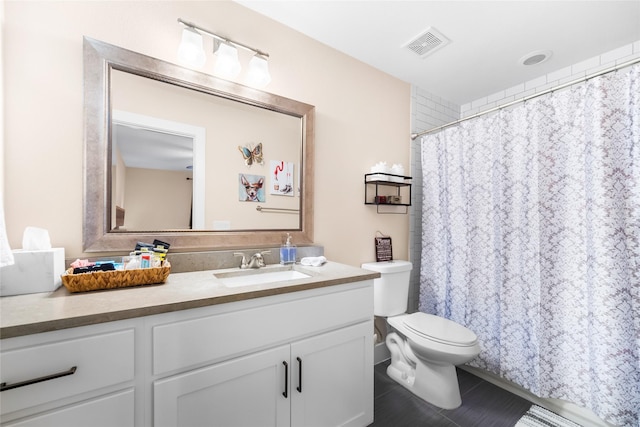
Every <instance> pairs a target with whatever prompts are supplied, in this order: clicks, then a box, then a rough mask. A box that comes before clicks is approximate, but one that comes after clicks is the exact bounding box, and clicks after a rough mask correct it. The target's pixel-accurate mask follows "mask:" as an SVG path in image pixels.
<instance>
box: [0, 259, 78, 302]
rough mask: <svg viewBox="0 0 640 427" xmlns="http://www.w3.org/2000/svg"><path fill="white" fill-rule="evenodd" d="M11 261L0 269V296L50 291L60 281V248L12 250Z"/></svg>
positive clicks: (61, 264)
mask: <svg viewBox="0 0 640 427" xmlns="http://www.w3.org/2000/svg"><path fill="white" fill-rule="evenodd" d="M13 257H14V259H15V264H13V265H8V266H6V267H2V268H0V296H3V297H4V296H8V295H22V294H33V293H37V292H52V291H55V290H56V289H58V287H60V285H61V284H62V279H61V278H60V275H62V273H64V270H65V269H64V248H51V249H43V250H39V251H25V250H19V249H16V250H14V251H13Z"/></svg>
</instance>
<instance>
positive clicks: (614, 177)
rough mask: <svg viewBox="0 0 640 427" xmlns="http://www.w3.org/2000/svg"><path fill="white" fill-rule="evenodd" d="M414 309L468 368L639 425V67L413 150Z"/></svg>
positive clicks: (475, 122)
mask: <svg viewBox="0 0 640 427" xmlns="http://www.w3.org/2000/svg"><path fill="white" fill-rule="evenodd" d="M422 169H423V213H422V215H423V218H422V227H423V231H422V260H421V283H420V310H421V311H424V312H427V313H432V314H436V315H439V316H443V317H446V318H449V319H452V320H454V321H456V322H458V323H460V324H463V325H465V326H467V327H468V328H470V329H471V330H473V331H474V332H475V333H476V334H477V335H478V338H479V340H480V343H481V348H482V350H481V353H480V355H479V356H478V357H477V358H476V359H475V360H474V361H472V362H471V365H473V366H476V367H479V368H483V369H486V370H488V371H490V372H493V373H495V374H498V375H500V376H501V377H503V378H506V379H508V380H510V381H513V382H515V383H517V384H519V385H521V386H522V387H524V388H526V389H528V390H530V391H531V392H533V393H534V394H536V395H538V396H540V397H551V398H557V399H564V400H568V401H571V402H573V403H575V404H578V405H580V406H583V407H586V408H589V409H591V410H592V411H594V412H595V413H596V414H597V415H599V416H600V417H601V418H603V419H606V420H607V421H609V422H611V423H614V424H616V425H624V426H635V427H640V65H636V66H633V67H628V68H625V69H621V70H618V71H616V72H612V73H608V74H605V75H603V76H600V77H597V78H594V79H591V80H589V81H588V82H585V83H582V84H579V85H574V86H571V87H570V88H567V89H564V90H561V91H557V92H554V93H552V94H549V95H544V96H540V97H538V98H534V99H531V100H529V101H527V102H526V103H521V104H518V105H517V106H515V107H512V108H510V109H503V110H500V111H499V112H496V113H494V114H492V115H485V116H481V117H478V118H476V119H472V120H468V121H465V122H462V123H460V124H458V125H457V126H455V127H449V128H446V129H445V130H443V131H440V132H439V133H437V134H433V135H427V136H425V137H423V139H422Z"/></svg>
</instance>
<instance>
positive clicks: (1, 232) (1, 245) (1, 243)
mask: <svg viewBox="0 0 640 427" xmlns="http://www.w3.org/2000/svg"><path fill="white" fill-rule="evenodd" d="M3 197H4V194H2V193H0V267H5V266H7V265H13V263H14V259H13V252H12V251H11V247H10V246H9V238H8V237H7V228H6V225H5V222H4V206H3V202H2V198H3Z"/></svg>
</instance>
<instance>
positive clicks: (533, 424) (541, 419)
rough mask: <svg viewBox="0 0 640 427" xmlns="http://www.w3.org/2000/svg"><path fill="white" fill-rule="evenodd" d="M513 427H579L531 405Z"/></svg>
mask: <svg viewBox="0 0 640 427" xmlns="http://www.w3.org/2000/svg"><path fill="white" fill-rule="evenodd" d="M515 427H580V424H576V423H574V422H573V421H569V420H568V419H566V418H563V417H561V416H560V415H558V414H556V413H553V412H551V411H549V410H547V409H544V408H542V407H540V406H537V405H533V406H532V407H531V409H529V410H528V411H527V413H526V414H524V415H523V416H522V418H520V420H519V421H518V423H517V424H516V425H515Z"/></svg>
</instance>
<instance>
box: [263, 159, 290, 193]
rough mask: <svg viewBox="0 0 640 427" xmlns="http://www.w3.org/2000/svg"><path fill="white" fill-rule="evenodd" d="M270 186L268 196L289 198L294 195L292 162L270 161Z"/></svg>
mask: <svg viewBox="0 0 640 427" xmlns="http://www.w3.org/2000/svg"><path fill="white" fill-rule="evenodd" d="M270 167H271V186H270V191H269V194H274V195H276V196H291V197H293V196H294V194H295V191H294V188H293V169H294V167H293V162H285V161H284V160H281V161H278V160H271V162H270Z"/></svg>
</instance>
